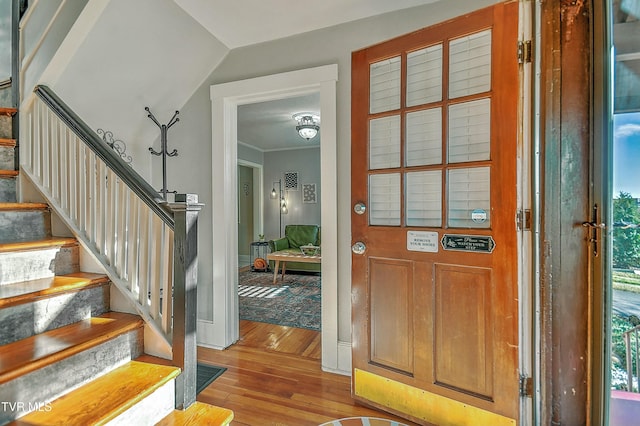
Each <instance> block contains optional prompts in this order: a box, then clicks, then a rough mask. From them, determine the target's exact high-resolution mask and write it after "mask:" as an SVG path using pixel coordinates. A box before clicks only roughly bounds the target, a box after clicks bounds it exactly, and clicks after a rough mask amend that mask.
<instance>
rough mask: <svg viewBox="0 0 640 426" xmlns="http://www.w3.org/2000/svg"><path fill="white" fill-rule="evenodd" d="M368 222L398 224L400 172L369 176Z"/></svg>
mask: <svg viewBox="0 0 640 426" xmlns="http://www.w3.org/2000/svg"><path fill="white" fill-rule="evenodd" d="M369 224H370V225H388V226H400V173H386V174H379V175H371V176H369Z"/></svg>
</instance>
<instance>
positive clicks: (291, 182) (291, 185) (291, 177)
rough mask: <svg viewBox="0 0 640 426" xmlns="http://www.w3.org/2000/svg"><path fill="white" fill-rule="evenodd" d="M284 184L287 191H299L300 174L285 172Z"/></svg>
mask: <svg viewBox="0 0 640 426" xmlns="http://www.w3.org/2000/svg"><path fill="white" fill-rule="evenodd" d="M282 183H283V186H284V189H285V191H297V190H298V172H284V181H283V182H282Z"/></svg>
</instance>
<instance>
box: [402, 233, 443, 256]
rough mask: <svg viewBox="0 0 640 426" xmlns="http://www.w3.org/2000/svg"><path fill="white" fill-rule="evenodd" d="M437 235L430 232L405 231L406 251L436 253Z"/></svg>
mask: <svg viewBox="0 0 640 426" xmlns="http://www.w3.org/2000/svg"><path fill="white" fill-rule="evenodd" d="M438 247H439V243H438V233H437V232H430V231H407V250H409V251H424V252H427V253H437V252H438Z"/></svg>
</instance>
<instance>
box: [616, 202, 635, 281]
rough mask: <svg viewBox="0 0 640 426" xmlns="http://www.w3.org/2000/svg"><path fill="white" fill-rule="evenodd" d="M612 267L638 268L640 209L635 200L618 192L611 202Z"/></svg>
mask: <svg viewBox="0 0 640 426" xmlns="http://www.w3.org/2000/svg"><path fill="white" fill-rule="evenodd" d="M613 223H614V225H615V226H614V229H613V267H614V268H619V269H633V268H638V267H640V227H638V224H640V209H638V203H637V201H636V199H635V198H633V197H632V196H631V194H628V193H626V192H620V195H619V197H618V198H616V199H614V200H613Z"/></svg>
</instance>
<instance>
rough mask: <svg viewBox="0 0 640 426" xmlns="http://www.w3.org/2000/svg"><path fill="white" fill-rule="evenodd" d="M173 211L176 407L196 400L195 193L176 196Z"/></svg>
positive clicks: (187, 405)
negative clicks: (178, 368)
mask: <svg viewBox="0 0 640 426" xmlns="http://www.w3.org/2000/svg"><path fill="white" fill-rule="evenodd" d="M170 206H171V208H172V209H173V214H174V221H175V228H174V231H173V238H174V246H173V253H174V256H173V271H174V272H173V277H174V278H173V363H174V365H175V366H177V367H180V368H181V369H182V373H181V374H180V376H178V378H177V379H176V408H178V409H186V408H188V407H189V406H190V405H191V404H193V402H195V400H196V368H197V357H196V356H197V354H196V319H197V300H198V299H197V293H196V292H197V281H198V212H199V211H200V210H201V209H202V206H203V204H200V203H198V195H196V194H176V196H175V203H171V204H170Z"/></svg>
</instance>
